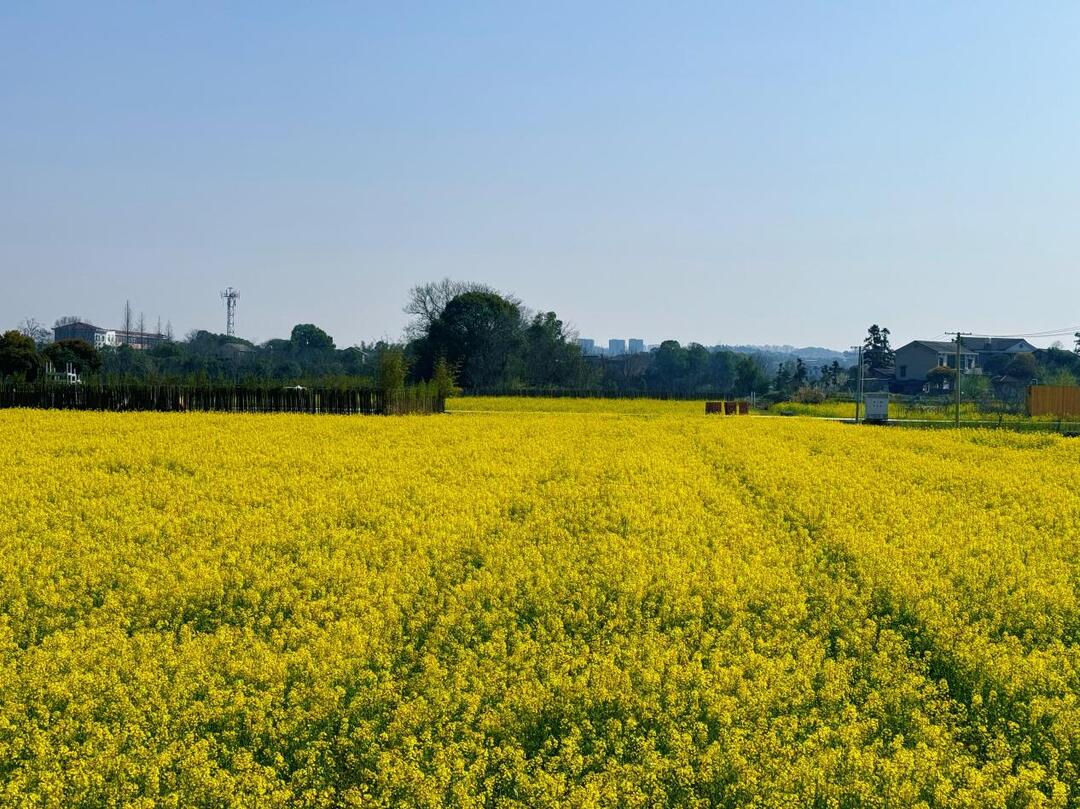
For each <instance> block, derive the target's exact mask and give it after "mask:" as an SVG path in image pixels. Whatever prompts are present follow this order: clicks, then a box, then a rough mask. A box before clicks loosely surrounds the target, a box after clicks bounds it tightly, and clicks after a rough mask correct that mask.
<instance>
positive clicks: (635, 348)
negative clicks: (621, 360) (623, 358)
mask: <svg viewBox="0 0 1080 809" xmlns="http://www.w3.org/2000/svg"><path fill="white" fill-rule="evenodd" d="M628 345H629V348H628V349H627V350H628V351H629V352H630V353H631V354H644V353H645V341H644V340H639V339H638V338H637V337H631V338H630V342H629V344H628Z"/></svg>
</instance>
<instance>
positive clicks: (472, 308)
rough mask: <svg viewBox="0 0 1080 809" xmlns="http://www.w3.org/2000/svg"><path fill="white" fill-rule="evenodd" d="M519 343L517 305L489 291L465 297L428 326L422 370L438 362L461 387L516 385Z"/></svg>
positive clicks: (521, 326)
mask: <svg viewBox="0 0 1080 809" xmlns="http://www.w3.org/2000/svg"><path fill="white" fill-rule="evenodd" d="M523 343H524V324H523V322H522V312H521V309H520V307H519V306H518V305H517V304H516V303H514V302H513V301H510V300H507V299H506V298H504V297H502V296H501V295H497V294H495V293H494V292H465V293H463V294H461V295H458V296H457V297H455V298H453V299H451V300H450V301H449V303H447V304H446V307H445V308H444V309H443V311H442V313H441V314H440V315H439V316H438V317H437V318H436V319H435V320H434V321H433V322H432V324H431V328H430V329H429V330H428V333H427V336H426V338H424V340H423V345H422V352H423V354H424V360H425V365H426V367H427V368H430V369H433V368H434V364H435V360H436V359H438V358H439V357H443V358H445V359H446V361H447V362H449V363H450V364H451V365H453V366H455V367H457V368H458V369H459V373H460V377H459V380H460V382H461V385H462V386H463V387H465V388H467V389H474V388H491V387H499V386H504V385H510V384H513V383H514V382H516V381H517V379H518V378H519V376H520V372H521V354H522V348H523ZM428 373H429V372H428Z"/></svg>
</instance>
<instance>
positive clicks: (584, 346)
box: [577, 337, 596, 357]
mask: <svg viewBox="0 0 1080 809" xmlns="http://www.w3.org/2000/svg"><path fill="white" fill-rule="evenodd" d="M577 344H578V348H580V349H581V353H582V354H584V355H585V356H586V357H588V356H591V355H593V354H595V353H596V341H595V340H593V339H591V338H589V337H579V338H578V341H577Z"/></svg>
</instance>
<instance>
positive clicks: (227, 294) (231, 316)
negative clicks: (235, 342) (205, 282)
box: [221, 287, 240, 337]
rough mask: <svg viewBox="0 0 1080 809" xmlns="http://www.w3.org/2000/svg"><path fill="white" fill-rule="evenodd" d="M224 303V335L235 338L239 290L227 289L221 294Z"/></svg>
mask: <svg viewBox="0 0 1080 809" xmlns="http://www.w3.org/2000/svg"><path fill="white" fill-rule="evenodd" d="M221 297H222V299H223V300H224V301H225V334H227V335H228V336H229V337H235V336H236V302H237V300H239V298H240V290H239V289H233V288H232V287H229V288H228V289H226V290H225V291H224V292H222V293H221Z"/></svg>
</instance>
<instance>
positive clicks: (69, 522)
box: [0, 411, 1080, 807]
mask: <svg viewBox="0 0 1080 809" xmlns="http://www.w3.org/2000/svg"><path fill="white" fill-rule="evenodd" d="M0 438H2V439H3V440H2V441H0V468H2V469H3V471H4V473H5V475H4V479H5V481H6V483H7V485H6V486H4V487H3V489H2V490H0V805H4V806H35V807H70V806H121V805H123V806H134V807H149V806H175V807H181V806H193V805H194V806H251V807H256V806H258V807H263V806H281V807H285V806H290V807H291V806H305V807H332V806H333V807H336V806H424V807H436V806H463V807H464V806H498V807H534V806H541V807H559V806H580V807H608V806H611V807H615V806H619V807H621V806H641V807H645V806H688V807H703V806H733V807H734V806H760V807H772V806H804V805H807V806H823V807H834V806H835V807H845V806H882V807H885V806H889V807H896V806H923V807H938V806H940V807H946V806H948V807H953V806H960V807H985V806H1009V807H1012V806H1031V807H1040V806H1048V807H1050V806H1053V807H1064V806H1073V805H1077V804H1078V802H1080V786H1078V784H1080V777H1078V767H1080V699H1078V697H1080V647H1078V639H1080V600H1078V594H1080V559H1078V556H1080V542H1078V541H1077V540H1078V538H1080V463H1078V462H1080V443H1078V442H1077V441H1075V440H1071V439H1065V438H1061V437H1059V436H1056V435H1020V434H1012V433H1003V432H991V431H982V430H962V431H958V432H937V431H934V432H923V431H909V430H898V429H897V430H890V429H882V428H857V427H853V426H849V425H843V424H838V423H832V422H823V421H815V420H810V419H798V418H792V419H754V418H743V419H740V418H730V419H724V418H707V417H704V416H702V417H700V418H696V417H695V418H689V417H687V416H686V415H685V414H680V413H659V414H656V415H655V416H654V417H651V418H639V417H636V416H630V415H624V416H620V415H617V414H615V415H612V414H597V413H584V414H575V413H556V414H546V413H533V414H529V413H524V414H523V413H520V412H513V413H506V414H488V413H485V414H479V413H478V414H469V415H461V416H458V415H450V416H445V417H401V418H359V417H326V416H324V417H319V416H298V415H248V416H243V415H224V414H186V415H180V414H99V413H70V412H69V413H60V412H37V411H34V412H32V411H4V412H0Z"/></svg>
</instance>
